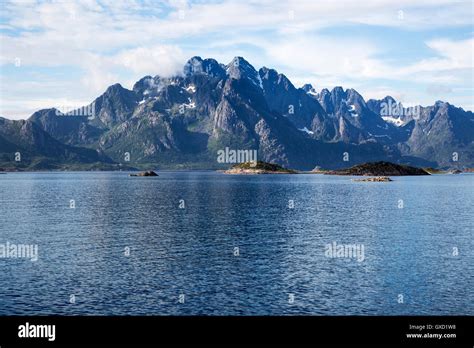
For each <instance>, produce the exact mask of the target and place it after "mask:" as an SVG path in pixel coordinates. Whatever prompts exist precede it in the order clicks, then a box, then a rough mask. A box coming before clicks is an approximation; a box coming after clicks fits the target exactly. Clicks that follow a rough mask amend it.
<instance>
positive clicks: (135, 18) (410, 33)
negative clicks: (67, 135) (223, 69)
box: [0, 0, 474, 119]
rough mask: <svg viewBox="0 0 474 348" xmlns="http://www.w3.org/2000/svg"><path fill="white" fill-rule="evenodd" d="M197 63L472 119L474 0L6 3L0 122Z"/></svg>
mask: <svg viewBox="0 0 474 348" xmlns="http://www.w3.org/2000/svg"><path fill="white" fill-rule="evenodd" d="M193 56H201V57H202V58H214V59H216V60H218V61H219V62H221V63H224V64H228V63H229V62H230V61H231V60H232V58H233V57H235V56H242V57H244V58H245V59H246V60H248V61H249V62H250V63H251V64H252V65H253V66H254V67H255V68H257V69H258V68H260V67H263V66H266V67H268V68H274V69H276V70H277V71H278V72H280V73H283V74H285V75H286V76H287V77H288V78H289V79H290V80H291V81H292V82H293V84H294V85H295V86H296V87H301V86H302V85H303V84H305V83H311V84H312V85H313V87H314V88H315V89H316V90H321V89H322V88H329V89H332V88H333V87H335V86H343V87H344V88H354V89H356V90H357V91H359V93H361V94H362V96H364V98H365V99H366V100H368V99H371V98H376V99H381V98H383V97H385V96H387V95H391V96H392V97H394V98H395V99H397V100H399V101H401V102H402V103H403V104H404V105H406V106H411V105H432V104H434V102H435V101H437V100H443V101H447V102H449V103H451V104H454V105H456V106H460V107H462V108H464V109H465V110H471V111H472V110H474V1H472V0H416V1H415V0H397V1H393V0H363V1H362V0H338V1H333V0H288V1H284V0H247V1H245V0H240V1H239V0H220V1H207V0H201V1H199V0H196V1H186V0H176V1H175V0H169V1H166V0H140V1H139V0H84V1H72V0H61V1H33V0H31V1H27V0H20V1H7V0H0V116H3V117H7V118H11V119H24V118H27V117H29V116H30V115H31V114H32V113H33V112H35V111H37V110H40V109H44V108H50V107H56V108H58V109H60V110H71V109H74V108H77V107H80V106H84V105H87V104H89V103H90V102H92V101H93V100H94V99H95V98H96V97H98V96H99V95H100V94H101V93H103V92H104V91H105V89H106V88H107V87H108V86H110V85H112V84H114V83H120V84H122V86H124V87H126V88H130V89H131V88H132V86H133V84H134V83H135V82H136V81H137V80H139V79H140V78H141V77H143V76H145V75H152V76H154V75H160V76H173V75H176V74H180V73H181V71H182V68H183V65H184V64H185V63H186V61H187V60H188V59H189V58H191V57H193Z"/></svg>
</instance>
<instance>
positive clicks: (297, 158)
mask: <svg viewBox="0 0 474 348" xmlns="http://www.w3.org/2000/svg"><path fill="white" fill-rule="evenodd" d="M225 148H230V149H235V150H257V154H258V160H259V161H265V162H271V163H276V164H279V165H282V166H284V167H288V168H294V169H302V170H310V169H313V168H315V167H317V166H319V167H322V168H328V169H336V168H344V167H349V166H351V165H355V164H358V163H362V162H368V161H390V162H394V163H402V164H410V165H418V166H429V167H438V168H452V167H456V168H465V167H474V114H473V113H472V112H471V111H465V110H463V109H462V108H459V107H456V106H454V105H451V104H449V103H446V102H441V101H438V102H436V103H435V104H434V105H432V106H426V107H422V106H416V107H411V108H407V107H404V106H403V105H402V104H401V103H399V102H397V101H396V100H395V99H394V98H392V97H390V96H387V97H385V98H384V99H382V100H373V99H371V100H367V101H365V100H364V98H363V97H362V96H361V95H360V94H359V93H358V92H357V91H356V90H354V89H343V88H342V87H335V88H333V89H332V90H328V89H322V90H320V91H317V90H316V89H315V88H314V87H313V86H311V85H309V84H307V85H304V86H302V87H301V88H297V87H295V86H294V85H293V84H292V82H291V81H290V80H289V79H288V78H287V77H286V76H285V75H283V74H281V73H278V72H277V71H276V70H274V69H269V68H266V67H263V68H261V69H259V70H256V69H255V68H254V67H253V66H252V65H251V64H250V63H249V62H248V61H246V60H245V59H244V58H242V57H235V58H234V59H233V60H232V61H231V62H230V63H229V64H227V65H224V64H221V63H219V62H217V61H216V60H214V59H202V58H200V57H193V58H191V59H190V60H189V61H188V62H187V63H186V64H185V66H184V68H183V72H182V74H180V75H177V76H173V77H166V78H165V77H161V76H145V77H143V78H141V79H140V80H139V81H137V82H136V83H135V85H134V86H133V89H132V90H128V89H126V88H124V87H122V86H121V85H120V84H115V85H112V86H110V87H108V88H107V90H106V91H105V92H104V93H103V94H102V95H101V96H99V97H98V98H97V99H95V100H94V101H93V102H92V103H91V104H90V105H87V106H84V107H82V108H79V109H77V110H73V111H71V112H60V111H59V110H57V109H54V108H51V109H44V110H39V111H37V112H35V113H34V114H33V115H31V117H29V118H28V119H27V120H18V121H14V120H9V119H6V118H1V117H0V167H3V168H16V169H25V170H41V169H74V168H79V169H118V168H163V169H164V168H169V169H171V168H173V169H179V168H188V169H191V168H192V169H215V168H222V167H228V166H229V164H223V163H219V162H218V161H217V152H218V151H219V150H222V149H225ZM18 153H19V154H20V155H21V160H18V158H17V157H18V156H17V155H18Z"/></svg>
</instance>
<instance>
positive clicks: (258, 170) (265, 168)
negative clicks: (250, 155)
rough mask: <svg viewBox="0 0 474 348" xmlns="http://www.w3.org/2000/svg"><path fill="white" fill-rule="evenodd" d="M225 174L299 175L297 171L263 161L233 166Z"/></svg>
mask: <svg viewBox="0 0 474 348" xmlns="http://www.w3.org/2000/svg"><path fill="white" fill-rule="evenodd" d="M224 173H225V174H297V172H296V171H295V170H291V169H286V168H283V167H282V166H279V165H278V164H274V163H267V162H262V161H257V162H244V163H238V164H235V165H233V166H232V167H231V168H230V169H228V170H226V171H224Z"/></svg>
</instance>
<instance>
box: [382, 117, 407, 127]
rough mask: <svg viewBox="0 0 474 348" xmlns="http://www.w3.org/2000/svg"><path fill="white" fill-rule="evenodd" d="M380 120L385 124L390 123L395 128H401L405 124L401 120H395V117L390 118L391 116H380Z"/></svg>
mask: <svg viewBox="0 0 474 348" xmlns="http://www.w3.org/2000/svg"><path fill="white" fill-rule="evenodd" d="M382 119H383V120H384V121H385V122H388V123H391V124H393V125H395V126H397V127H401V126H403V125H404V124H405V122H403V120H402V119H400V118H396V117H392V116H382Z"/></svg>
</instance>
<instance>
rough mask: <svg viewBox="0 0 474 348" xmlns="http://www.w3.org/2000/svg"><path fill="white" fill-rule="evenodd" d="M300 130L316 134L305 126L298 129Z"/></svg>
mask: <svg viewBox="0 0 474 348" xmlns="http://www.w3.org/2000/svg"><path fill="white" fill-rule="evenodd" d="M298 130H299V131H301V132H305V133H308V134H314V132H313V131H310V130H309V129H308V128H306V127H304V128H301V129H298Z"/></svg>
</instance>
